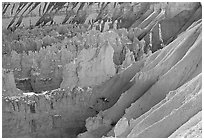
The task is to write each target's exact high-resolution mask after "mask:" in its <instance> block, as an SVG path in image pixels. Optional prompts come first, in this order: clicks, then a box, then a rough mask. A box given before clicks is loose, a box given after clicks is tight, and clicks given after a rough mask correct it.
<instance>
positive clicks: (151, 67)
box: [79, 23, 202, 137]
mask: <svg viewBox="0 0 204 140" xmlns="http://www.w3.org/2000/svg"><path fill="white" fill-rule="evenodd" d="M201 38H202V37H201V24H200V23H198V24H197V25H194V26H193V27H192V28H190V29H188V30H187V31H186V32H185V33H183V34H182V35H180V36H179V37H178V38H177V39H176V40H174V41H173V42H172V43H171V44H169V45H168V46H166V47H165V48H164V49H163V50H161V51H160V52H159V53H158V54H157V56H156V57H154V58H155V59H151V60H150V61H146V63H145V64H144V66H143V67H142V68H140V71H138V72H137V73H136V74H135V76H134V78H133V79H132V81H134V83H133V84H132V86H131V87H130V88H129V89H128V90H127V91H126V92H124V93H123V94H122V95H121V96H120V97H119V99H118V100H117V102H116V103H115V104H114V105H113V106H112V107H110V108H108V109H106V110H104V111H102V112H100V113H99V114H97V116H96V117H93V118H88V119H87V120H86V128H87V132H85V133H82V134H80V135H79V137H102V136H103V135H105V134H106V133H107V132H108V131H110V130H111V128H112V125H113V124H115V123H117V122H118V123H117V124H116V126H115V128H114V132H115V136H116V137H117V136H118V137H120V136H121V137H127V136H128V137H168V136H170V134H171V133H173V132H174V131H175V130H176V129H177V128H178V127H179V126H180V125H182V124H183V123H185V122H186V121H187V120H188V119H189V118H191V117H192V116H194V115H195V114H196V113H198V112H199V111H201V86H199V88H198V90H196V91H195V92H193V91H192V92H189V94H193V95H192V96H191V95H186V96H189V98H192V100H190V99H189V98H187V97H185V96H184V97H181V99H182V100H185V103H182V104H180V105H178V106H174V105H175V104H174V103H172V104H171V103H169V105H170V106H171V107H173V108H174V109H176V110H175V111H174V110H173V109H172V110H170V111H169V112H168V113H166V114H164V112H163V111H161V110H162V107H164V106H167V103H165V102H166V101H165V100H166V99H165V97H166V96H168V93H169V92H170V91H173V90H176V89H177V88H179V87H180V89H181V90H185V87H186V86H187V87H189V86H191V84H190V83H191V81H192V82H193V80H192V78H193V77H192V76H191V75H194V76H195V77H196V75H199V73H201V67H200V66H199V65H201V61H202V60H201V59H202V54H201V49H202V45H201V43H202V39H201ZM188 41H189V42H188ZM190 42H191V43H190ZM189 43H190V44H189ZM152 55H154V54H152ZM150 57H151V56H150ZM152 57H153V56H152ZM147 59H148V58H147ZM197 69H200V70H197ZM198 71H199V72H198ZM199 77H200V78H199ZM197 78H198V79H201V74H200V75H199V76H198V77H197ZM197 78H196V79H197ZM188 81H190V83H189V85H188V84H187V85H186V84H185V83H186V82H188ZM200 82H201V81H200ZM183 84H185V85H183ZM182 85H183V86H182ZM200 85H201V83H200ZM192 86H193V87H194V88H196V89H197V86H198V84H193V85H192ZM178 94H179V96H181V95H180V94H181V93H180V92H178ZM186 94H187V93H186ZM169 96H170V95H169ZM171 96H173V94H171ZM175 96H176V95H175ZM185 98H187V99H185ZM177 99H178V98H177V97H175V98H173V99H172V102H177V101H175V100H177ZM163 100H164V101H163ZM186 100H189V102H187V101H186ZM161 102H162V103H161ZM169 102H170V101H169ZM158 103H159V104H160V106H161V107H160V108H158V110H157V107H155V108H154V109H153V110H155V111H157V112H159V113H160V111H161V113H162V115H163V116H160V118H157V120H155V122H154V121H153V120H154V117H153V116H151V115H153V113H154V111H153V110H151V113H147V115H145V117H143V118H142V119H140V120H136V122H135V123H134V119H135V118H138V117H140V116H141V115H144V114H145V112H148V111H149V110H150V109H151V108H152V107H154V106H155V105H156V106H158ZM170 106H169V107H168V108H170ZM165 111H167V110H165ZM182 113H183V115H184V116H185V117H177V116H178V115H179V114H182ZM154 114H155V115H156V114H157V115H158V113H154ZM121 117H122V119H120V118H121ZM147 118H149V120H148V121H147V122H148V123H149V121H151V124H149V127H148V126H147V125H146V124H144V128H143V124H141V126H138V128H137V127H136V126H137V125H140V123H143V121H146V119H147ZM175 118H179V119H177V120H176V123H172V121H170V120H172V119H175ZM131 119H132V120H131ZM119 120H120V121H119ZM130 120H131V121H130ZM170 123H171V125H170ZM167 124H169V125H170V127H168V128H166V129H165V132H163V131H162V130H161V129H163V127H162V126H163V125H167ZM134 125H136V126H134ZM124 128H125V129H124ZM138 129H139V130H138ZM135 131H139V132H141V133H139V132H138V135H137V133H135ZM123 133H125V134H123Z"/></svg>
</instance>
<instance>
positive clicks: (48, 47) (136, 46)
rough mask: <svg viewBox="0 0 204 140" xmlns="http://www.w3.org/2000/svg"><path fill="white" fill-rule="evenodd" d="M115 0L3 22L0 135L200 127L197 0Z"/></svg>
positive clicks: (141, 132) (164, 133)
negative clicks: (30, 20)
mask: <svg viewBox="0 0 204 140" xmlns="http://www.w3.org/2000/svg"><path fill="white" fill-rule="evenodd" d="M132 4H133V3H132ZM94 5H96V4H94ZM121 5H122V6H121ZM121 5H117V4H116V7H114V3H110V4H109V5H108V6H107V9H106V10H105V12H107V16H110V17H112V19H114V20H116V19H117V20H116V21H114V22H113V23H111V22H110V21H107V22H104V21H103V22H104V23H103V24H102V23H99V22H97V24H95V23H94V24H93V28H92V27H90V26H89V27H88V25H87V26H86V25H83V24H82V25H78V24H67V25H50V26H44V27H40V28H33V29H27V28H22V29H21V28H19V29H16V31H14V32H11V31H8V30H7V31H6V30H3V31H2V34H3V36H2V37H3V38H2V54H3V55H2V67H3V70H2V128H3V130H2V136H3V137H5V138H7V137H19V138H20V137H37V138H39V137H79V138H84V137H88V138H100V137H119V138H126V137H129V138H133V137H141V138H147V137H150V138H151V137H155V138H158V137H162V138H163V137H170V138H174V137H182V138H184V137H189V138H190V137H201V136H202V100H201V99H202V81H201V80H202V53H201V52H202V20H201V17H202V13H201V11H202V6H201V4H200V3H166V2H164V3H157V2H156V3H134V4H133V5H134V6H131V5H130V4H128V3H123V4H121ZM77 7H78V6H77ZM76 9H77V8H75V9H73V11H75V12H76ZM96 9H97V8H96ZM96 9H87V11H86V12H84V13H83V12H82V13H80V14H79V15H80V16H83V14H85V13H89V14H90V16H87V17H88V18H87V19H86V18H85V19H83V20H85V22H87V23H88V22H92V20H93V19H96V18H97V14H96V12H97V10H96ZM73 11H72V12H73ZM110 11H111V12H110ZM80 12H81V11H80ZM71 14H74V13H71ZM103 14H106V13H103ZM72 18H73V19H74V17H72ZM99 18H100V17H99ZM75 20H77V19H75ZM109 23H110V24H109ZM116 23H118V24H117V25H116ZM102 26H104V27H102ZM116 26H117V27H119V29H117V27H116ZM111 27H113V29H110V30H109V28H111ZM120 27H126V28H127V29H126V28H120ZM90 28H92V29H90ZM99 29H100V30H99ZM166 126H168V127H166Z"/></svg>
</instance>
